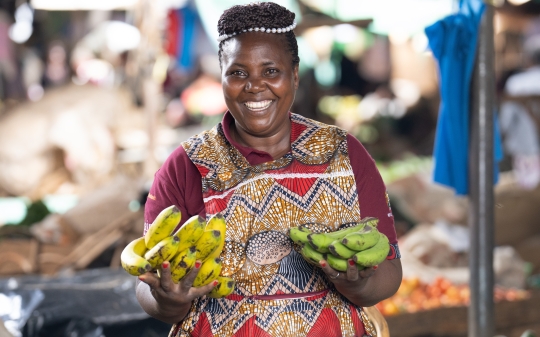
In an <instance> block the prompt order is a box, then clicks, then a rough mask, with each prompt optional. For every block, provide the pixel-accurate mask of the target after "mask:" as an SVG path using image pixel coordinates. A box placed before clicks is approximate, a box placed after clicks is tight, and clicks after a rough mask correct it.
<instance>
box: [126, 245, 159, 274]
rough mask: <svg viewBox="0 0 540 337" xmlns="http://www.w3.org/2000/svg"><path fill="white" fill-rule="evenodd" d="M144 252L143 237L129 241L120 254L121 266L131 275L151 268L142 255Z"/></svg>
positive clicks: (142, 272)
mask: <svg viewBox="0 0 540 337" xmlns="http://www.w3.org/2000/svg"><path fill="white" fill-rule="evenodd" d="M145 252H146V246H145V244H144V237H141V238H138V239H135V240H133V241H131V242H130V243H129V244H128V245H127V246H126V247H125V248H124V250H122V254H120V261H121V263H122V268H124V269H125V271H127V272H128V273H130V274H131V275H133V276H139V275H142V274H144V273H146V272H149V271H150V270H152V266H151V265H150V263H149V262H148V261H147V260H146V259H145V258H144V257H143V255H144V253H145Z"/></svg>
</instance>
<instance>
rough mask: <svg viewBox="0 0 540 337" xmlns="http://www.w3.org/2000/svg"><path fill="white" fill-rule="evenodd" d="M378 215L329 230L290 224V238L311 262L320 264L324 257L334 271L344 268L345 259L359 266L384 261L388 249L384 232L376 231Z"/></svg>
mask: <svg viewBox="0 0 540 337" xmlns="http://www.w3.org/2000/svg"><path fill="white" fill-rule="evenodd" d="M378 222H379V220H378V219H377V218H371V217H370V218H364V219H362V221H360V222H359V223H358V224H357V225H355V226H352V227H348V228H344V229H340V230H337V231H335V232H331V233H313V232H312V231H310V230H309V229H308V228H307V227H305V226H299V227H291V228H290V229H289V237H290V238H291V240H293V241H294V243H296V244H298V245H299V246H300V247H301V249H300V253H301V254H302V256H303V257H304V258H305V259H306V260H307V261H308V262H310V263H312V264H314V265H316V266H319V261H321V260H325V261H327V262H328V265H329V266H330V267H332V268H334V269H335V270H339V271H347V260H348V259H352V260H353V261H354V262H356V264H357V266H358V268H359V269H364V268H369V267H373V266H376V265H378V264H379V263H381V262H383V261H384V260H385V259H386V256H387V255H388V251H389V250H390V244H389V242H388V238H387V237H386V235H384V234H382V233H381V232H379V231H378V230H377V224H378Z"/></svg>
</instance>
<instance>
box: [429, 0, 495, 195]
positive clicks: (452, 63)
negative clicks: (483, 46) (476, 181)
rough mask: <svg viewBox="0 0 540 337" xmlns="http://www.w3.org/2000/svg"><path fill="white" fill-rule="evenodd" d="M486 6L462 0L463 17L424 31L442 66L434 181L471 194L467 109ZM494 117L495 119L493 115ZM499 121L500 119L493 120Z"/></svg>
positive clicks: (458, 15)
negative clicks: (478, 39) (480, 27)
mask: <svg viewBox="0 0 540 337" xmlns="http://www.w3.org/2000/svg"><path fill="white" fill-rule="evenodd" d="M484 8H485V6H484V4H483V2H482V0H464V1H461V3H460V8H459V11H458V12H457V13H455V14H452V15H449V16H447V17H445V18H443V19H441V20H439V21H437V22H435V23H434V24H433V25H431V26H429V27H427V28H426V29H425V32H426V35H427V37H428V39H429V46H430V48H431V50H432V52H433V55H434V56H435V58H436V59H437V61H438V67H439V79H440V80H439V82H440V85H439V88H440V93H441V104H440V107H439V119H438V122H437V129H436V136H435V146H434V154H433V156H434V181H435V182H437V183H440V184H443V185H446V186H449V187H451V188H453V189H455V191H456V193H457V194H460V195H467V194H468V191H469V179H468V167H469V109H470V99H469V97H470V88H471V77H472V72H473V68H474V61H475V53H476V43H477V37H478V26H479V23H480V19H481V18H482V14H483V12H484ZM494 116H495V114H494ZM494 118H496V117H494ZM494 135H495V136H494V157H495V161H494V164H495V165H494V183H496V182H497V181H498V167H497V162H498V161H499V160H500V159H502V147H501V140H500V135H499V128H498V126H497V121H496V119H495V123H494Z"/></svg>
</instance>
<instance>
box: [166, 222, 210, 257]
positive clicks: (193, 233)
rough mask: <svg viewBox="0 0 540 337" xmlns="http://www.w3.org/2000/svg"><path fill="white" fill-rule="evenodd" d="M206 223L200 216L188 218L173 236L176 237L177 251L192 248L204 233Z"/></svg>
mask: <svg viewBox="0 0 540 337" xmlns="http://www.w3.org/2000/svg"><path fill="white" fill-rule="evenodd" d="M205 226H206V221H204V218H203V217H202V216H200V215H194V216H192V217H191V218H189V219H188V220H187V221H186V222H184V224H183V225H182V226H181V227H180V228H179V229H178V230H177V231H176V232H175V233H174V234H173V236H177V237H178V241H179V244H178V251H179V252H181V251H183V250H186V249H188V248H189V247H191V246H193V245H194V244H195V242H197V240H199V239H200V238H201V236H202V235H203V233H204V227H205Z"/></svg>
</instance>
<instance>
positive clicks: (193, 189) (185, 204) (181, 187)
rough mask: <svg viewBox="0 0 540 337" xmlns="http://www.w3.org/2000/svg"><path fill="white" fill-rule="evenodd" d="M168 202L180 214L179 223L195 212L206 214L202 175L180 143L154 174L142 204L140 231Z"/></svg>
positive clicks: (146, 226)
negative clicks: (142, 225)
mask: <svg viewBox="0 0 540 337" xmlns="http://www.w3.org/2000/svg"><path fill="white" fill-rule="evenodd" d="M171 205H176V207H178V208H179V209H180V212H181V213H182V217H181V220H180V224H179V226H180V225H182V224H183V223H184V222H186V220H187V219H189V218H190V217H192V216H194V215H201V216H203V217H204V216H206V212H205V209H204V202H203V198H202V182H201V174H200V173H199V171H198V170H197V167H196V166H195V165H194V164H193V163H192V162H191V160H189V157H188V156H187V154H186V152H185V150H184V148H183V147H181V146H180V147H178V148H177V149H176V150H175V151H174V152H173V153H172V154H171V155H170V156H169V157H168V158H167V160H166V161H165V163H163V166H162V167H161V168H160V169H159V170H158V171H157V172H156V174H155V175H154V181H153V183H152V186H151V187H150V192H149V193H148V198H147V201H146V204H145V207H144V231H143V234H144V233H146V231H147V230H148V227H149V226H150V224H151V223H152V222H153V221H154V219H155V218H156V217H157V215H158V214H159V213H160V212H161V211H162V210H163V209H165V208H167V207H169V206H171Z"/></svg>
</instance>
